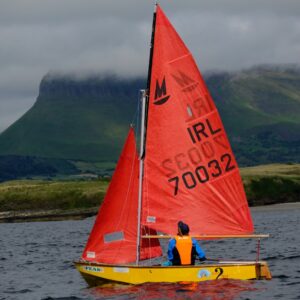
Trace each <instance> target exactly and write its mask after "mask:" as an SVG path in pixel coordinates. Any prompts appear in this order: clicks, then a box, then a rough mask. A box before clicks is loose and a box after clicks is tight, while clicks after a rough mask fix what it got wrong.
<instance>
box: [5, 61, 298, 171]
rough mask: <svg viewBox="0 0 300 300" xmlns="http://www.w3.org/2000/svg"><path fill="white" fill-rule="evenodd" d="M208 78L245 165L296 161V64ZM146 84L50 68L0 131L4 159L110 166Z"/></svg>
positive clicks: (114, 159)
mask: <svg viewBox="0 0 300 300" xmlns="http://www.w3.org/2000/svg"><path fill="white" fill-rule="evenodd" d="M204 77H205V81H206V83H207V85H208V88H209V90H210V92H211V94H212V96H213V99H214V100H215V103H216V105H217V107H218V110H219V112H220V114H221V117H222V120H223V123H224V126H225V128H226V131H227V133H228V135H229V138H230V140H231V143H232V147H233V150H234V152H235V154H236V157H237V160H238V162H239V164H240V165H255V164H262V163H264V164H265V163H271V162H299V160H300V158H299V150H300V68H299V67H297V66H257V67H253V68H251V69H247V70H243V71H239V72H232V73H227V72H214V73H210V74H206V75H205V76H204ZM145 85H146V79H144V78H136V79H122V78H118V77H116V76H90V77H85V78H79V77H75V76H71V75H70V76H62V75H55V74H48V75H46V76H45V77H44V78H43V79H42V81H41V84H40V89H39V96H38V98H37V100H36V102H35V104H34V105H33V107H32V108H31V109H30V110H29V111H28V112H27V113H26V114H25V115H23V117H21V118H20V119H19V120H17V121H16V122H15V123H14V124H13V125H12V126H10V127H9V128H8V129H7V130H5V131H4V132H3V133H2V134H0V164H1V159H2V160H7V156H9V155H10V159H11V157H23V156H27V157H34V158H36V159H37V158H38V159H45V160H46V161H44V163H46V165H47V166H51V159H54V160H57V159H58V160H66V161H67V162H68V163H71V164H73V165H74V164H75V166H76V168H78V167H79V169H82V166H83V165H84V164H85V163H93V164H97V163H100V164H101V163H102V164H103V165H105V164H107V163H108V165H110V166H112V165H113V163H115V162H116V160H117V158H118V155H119V153H120V151H121V148H122V144H123V141H124V139H125V136H126V134H127V131H128V128H129V124H130V123H131V122H135V119H134V115H135V113H136V108H137V106H138V91H139V89H141V88H145ZM21 161H22V160H21ZM19 162H20V159H19ZM59 165H63V164H61V163H60V164H59ZM56 166H57V161H56ZM54 169H55V168H54ZM58 169H59V168H58ZM58 169H57V170H58ZM67 169H68V170H69V171H70V170H71V169H72V168H70V166H68V168H67ZM45 170H47V168H45ZM0 171H1V170H0ZM57 172H60V171H57ZM52 173H53V170H52ZM52 173H51V174H52ZM54 173H55V170H54ZM0 177H1V176H0Z"/></svg>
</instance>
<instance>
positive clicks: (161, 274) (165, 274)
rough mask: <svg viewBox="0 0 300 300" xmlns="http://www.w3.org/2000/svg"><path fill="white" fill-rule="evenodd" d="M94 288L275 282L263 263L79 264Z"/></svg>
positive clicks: (80, 269) (81, 271) (79, 267)
mask: <svg viewBox="0 0 300 300" xmlns="http://www.w3.org/2000/svg"><path fill="white" fill-rule="evenodd" d="M75 265H76V268H77V270H78V271H79V272H80V273H81V275H82V276H83V277H84V279H85V280H86V281H87V283H88V284H89V285H90V286H97V285H100V284H102V283H105V282H120V283H127V284H141V283H145V282H200V281H206V280H219V279H239V280H248V279H271V278H272V276H271V273H270V271H269V268H268V265H267V263H266V262H264V261H259V262H255V261H252V262H242V261H241V262H219V263H217V264H202V265H195V266H174V267H173V266H172V267H163V266H132V265H107V264H98V263H89V262H81V261H80V262H75Z"/></svg>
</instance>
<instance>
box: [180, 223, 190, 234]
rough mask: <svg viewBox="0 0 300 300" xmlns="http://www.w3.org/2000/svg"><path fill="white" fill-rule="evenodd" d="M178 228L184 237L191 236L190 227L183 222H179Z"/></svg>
mask: <svg viewBox="0 0 300 300" xmlns="http://www.w3.org/2000/svg"><path fill="white" fill-rule="evenodd" d="M178 228H179V229H180V231H181V233H182V234H183V235H186V234H189V232H190V228H189V225H187V224H185V223H183V222H182V221H179V222H178Z"/></svg>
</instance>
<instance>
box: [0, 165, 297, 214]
mask: <svg viewBox="0 0 300 300" xmlns="http://www.w3.org/2000/svg"><path fill="white" fill-rule="evenodd" d="M241 175H242V177H243V181H244V184H245V189H246V193H247V196H248V200H249V203H250V205H264V204H272V203H282V202H295V201H300V199H299V195H300V164H292V165H287V164H272V165H263V166H257V167H250V168H242V169H241ZM107 187H108V181H106V180H88V181H34V180H23V181H8V182H5V183H1V184H0V212H1V211H2V212H3V211H22V210H50V209H65V210H68V209H74V208H89V207H95V206H99V204H100V203H101V202H102V200H103V197H104V195H105V192H106V189H107Z"/></svg>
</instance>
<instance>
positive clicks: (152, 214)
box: [142, 6, 253, 234]
mask: <svg viewBox="0 0 300 300" xmlns="http://www.w3.org/2000/svg"><path fill="white" fill-rule="evenodd" d="M150 73H151V78H150V97H149V108H148V124H147V138H146V151H145V169H144V183H143V211H142V224H143V225H144V226H147V227H149V228H152V229H155V230H158V231H161V232H164V233H168V234H175V233H176V230H177V222H178V221H179V220H182V221H184V222H186V223H188V224H189V225H190V229H191V233H192V234H193V233H194V234H244V233H251V232H253V224H252V220H251V215H250V212H249V208H248V203H247V199H246V196H245V192H244V188H243V184H242V180H241V177H240V174H239V170H238V166H237V163H236V160H235V158H234V155H233V153H232V150H231V147H230V144H229V141H228V139H227V135H226V133H225V130H224V127H223V124H222V121H221V119H220V116H219V113H218V111H217V109H216V107H215V104H214V102H213V100H212V98H211V96H210V94H209V92H208V89H207V87H206V85H205V83H204V81H203V78H202V76H201V74H200V72H199V70H198V68H197V66H196V63H195V61H194V59H193V57H192V55H191V53H190V52H189V50H188V48H187V47H186V46H185V44H184V43H183V41H182V40H181V38H180V37H179V35H178V34H177V32H176V31H175V29H174V28H173V26H172V25H171V23H170V22H169V20H168V19H167V17H166V16H165V15H164V13H163V11H162V10H161V8H160V7H159V6H157V11H156V21H155V31H154V47H153V56H152V69H151V72H150Z"/></svg>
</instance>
